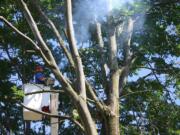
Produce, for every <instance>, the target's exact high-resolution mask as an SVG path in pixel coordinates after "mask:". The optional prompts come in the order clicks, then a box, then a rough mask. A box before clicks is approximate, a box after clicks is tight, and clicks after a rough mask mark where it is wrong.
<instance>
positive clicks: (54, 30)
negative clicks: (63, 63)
mask: <svg viewBox="0 0 180 135" xmlns="http://www.w3.org/2000/svg"><path fill="white" fill-rule="evenodd" d="M31 2H32V3H33V5H34V6H35V7H36V9H37V10H38V12H39V13H40V15H41V17H42V18H43V19H44V20H45V21H46V22H47V23H48V24H49V25H50V27H51V29H52V31H53V32H54V34H55V36H56V37H57V39H58V42H59V45H60V46H61V48H62V50H63V52H64V53H65V55H66V57H67V58H68V60H69V62H70V64H71V66H72V67H75V65H74V61H73V58H72V55H71V53H70V52H69V51H68V49H67V48H66V46H65V43H64V41H63V39H62V37H61V35H60V33H59V31H58V30H57V28H56V26H55V25H54V23H53V21H52V20H51V19H49V18H48V16H47V15H46V14H45V13H44V12H43V11H42V9H41V7H40V5H39V1H38V0H34V1H31Z"/></svg>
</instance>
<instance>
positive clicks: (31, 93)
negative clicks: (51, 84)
mask: <svg viewBox="0 0 180 135" xmlns="http://www.w3.org/2000/svg"><path fill="white" fill-rule="evenodd" d="M64 92H65V91H62V90H40V91H35V92H29V93H25V96H28V95H33V94H39V93H64Z"/></svg>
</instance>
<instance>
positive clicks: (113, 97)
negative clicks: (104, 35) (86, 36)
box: [108, 24, 120, 135]
mask: <svg viewBox="0 0 180 135" xmlns="http://www.w3.org/2000/svg"><path fill="white" fill-rule="evenodd" d="M109 41H110V43H109V44H110V45H109V50H110V52H109V54H110V56H109V57H110V75H111V78H110V89H109V95H108V105H109V108H110V110H111V111H112V113H113V114H111V115H109V117H108V135H119V134H120V131H119V75H120V73H119V68H118V62H117V43H116V29H115V28H114V27H112V26H111V24H110V25H109Z"/></svg>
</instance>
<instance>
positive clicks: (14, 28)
mask: <svg viewBox="0 0 180 135" xmlns="http://www.w3.org/2000/svg"><path fill="white" fill-rule="evenodd" d="M0 20H2V21H3V22H4V23H5V24H6V25H8V26H9V27H10V28H11V29H13V30H14V31H15V32H16V33H17V34H19V35H20V36H21V37H23V38H24V39H26V40H27V41H29V42H30V43H31V44H32V45H33V46H34V47H35V49H36V50H37V51H39V52H40V54H41V55H42V57H43V59H44V60H45V61H46V62H47V63H49V60H48V59H47V58H46V56H45V54H44V53H43V52H42V50H41V49H40V48H39V46H38V45H37V44H36V43H35V42H34V41H33V40H32V39H31V38H30V37H28V36H26V35H25V34H23V33H22V32H21V31H20V30H18V29H17V28H16V27H14V26H13V25H12V24H11V23H10V22H9V21H8V20H6V19H5V18H4V17H3V16H0Z"/></svg>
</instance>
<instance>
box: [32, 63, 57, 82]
mask: <svg viewBox="0 0 180 135" xmlns="http://www.w3.org/2000/svg"><path fill="white" fill-rule="evenodd" d="M35 72H36V73H35V83H36V84H44V85H53V84H54V80H53V79H52V78H47V77H45V75H44V73H43V72H44V69H43V67H42V66H40V65H38V66H36V68H35Z"/></svg>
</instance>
